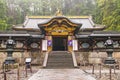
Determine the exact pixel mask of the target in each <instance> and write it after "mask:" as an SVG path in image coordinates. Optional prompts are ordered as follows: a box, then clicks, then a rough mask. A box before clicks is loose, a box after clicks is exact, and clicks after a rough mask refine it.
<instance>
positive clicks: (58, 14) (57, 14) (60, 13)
mask: <svg viewBox="0 0 120 80" xmlns="http://www.w3.org/2000/svg"><path fill="white" fill-rule="evenodd" d="M55 16H62V11H60V9H58V8H57V12H56V13H55Z"/></svg>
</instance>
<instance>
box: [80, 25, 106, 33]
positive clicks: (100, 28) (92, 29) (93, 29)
mask: <svg viewBox="0 0 120 80" xmlns="http://www.w3.org/2000/svg"><path fill="white" fill-rule="evenodd" d="M106 28H107V27H106V26H103V27H94V28H84V29H80V31H90V32H91V31H101V30H105V29H106Z"/></svg>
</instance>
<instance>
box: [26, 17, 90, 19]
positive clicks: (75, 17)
mask: <svg viewBox="0 0 120 80" xmlns="http://www.w3.org/2000/svg"><path fill="white" fill-rule="evenodd" d="M53 17H54V16H28V18H33V19H36V18H53ZM66 17H67V18H83V19H84V18H90V16H66Z"/></svg>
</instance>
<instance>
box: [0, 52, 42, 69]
mask: <svg viewBox="0 0 120 80" xmlns="http://www.w3.org/2000/svg"><path fill="white" fill-rule="evenodd" d="M43 54H44V53H43V52H40V51H36V52H32V53H31V52H27V51H25V52H14V53H13V57H14V58H15V61H16V62H17V63H20V64H21V65H23V64H24V63H25V59H26V58H27V57H30V58H32V64H39V65H41V64H42V62H43V58H44V55H43ZM6 58H7V53H5V52H0V69H1V68H2V63H3V62H4V61H5V59H6Z"/></svg>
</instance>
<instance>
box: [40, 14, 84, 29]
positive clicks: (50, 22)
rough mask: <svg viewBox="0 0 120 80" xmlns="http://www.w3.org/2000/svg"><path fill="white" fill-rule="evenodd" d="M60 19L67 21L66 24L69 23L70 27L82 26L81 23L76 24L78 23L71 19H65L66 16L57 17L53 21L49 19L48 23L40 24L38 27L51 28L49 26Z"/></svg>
mask: <svg viewBox="0 0 120 80" xmlns="http://www.w3.org/2000/svg"><path fill="white" fill-rule="evenodd" d="M60 19H65V20H66V22H69V24H70V25H74V26H79V25H82V24H80V23H76V22H73V21H71V20H70V19H69V18H67V17H64V16H55V17H53V18H51V19H49V20H48V21H46V22H44V23H41V24H38V26H39V27H40V26H49V25H48V24H52V22H54V21H57V20H60Z"/></svg>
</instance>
